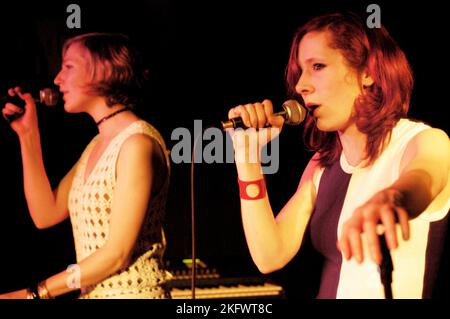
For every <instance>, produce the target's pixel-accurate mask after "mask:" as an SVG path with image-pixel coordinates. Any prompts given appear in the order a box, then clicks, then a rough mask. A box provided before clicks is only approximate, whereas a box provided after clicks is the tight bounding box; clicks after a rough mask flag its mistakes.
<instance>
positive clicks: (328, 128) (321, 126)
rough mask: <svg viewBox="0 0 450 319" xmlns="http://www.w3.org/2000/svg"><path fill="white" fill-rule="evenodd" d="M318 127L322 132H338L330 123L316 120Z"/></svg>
mask: <svg viewBox="0 0 450 319" xmlns="http://www.w3.org/2000/svg"><path fill="white" fill-rule="evenodd" d="M316 126H317V128H318V129H319V130H321V131H322V132H334V131H336V128H335V127H334V126H332V125H330V123H327V122H325V121H323V120H320V119H317V120H316Z"/></svg>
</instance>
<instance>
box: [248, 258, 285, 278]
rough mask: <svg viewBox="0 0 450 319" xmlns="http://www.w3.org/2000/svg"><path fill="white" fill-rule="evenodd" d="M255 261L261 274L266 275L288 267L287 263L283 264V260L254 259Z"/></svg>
mask: <svg viewBox="0 0 450 319" xmlns="http://www.w3.org/2000/svg"><path fill="white" fill-rule="evenodd" d="M253 261H254V263H255V265H256V267H257V268H258V270H259V272H261V273H262V274H265V275H266V274H270V273H272V272H274V271H277V270H280V269H281V268H283V267H284V266H285V265H286V263H283V262H282V259H281V258H264V259H260V260H257V259H256V258H254V259H253Z"/></svg>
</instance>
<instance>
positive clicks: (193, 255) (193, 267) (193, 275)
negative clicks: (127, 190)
mask: <svg viewBox="0 0 450 319" xmlns="http://www.w3.org/2000/svg"><path fill="white" fill-rule="evenodd" d="M202 136H203V130H202V132H201V133H200V134H199V135H197V137H196V138H195V140H194V145H193V147H192V154H191V261H192V264H191V271H192V273H191V293H192V299H195V281H196V270H197V262H196V250H195V193H194V165H195V149H196V146H197V142H198V138H199V137H202Z"/></svg>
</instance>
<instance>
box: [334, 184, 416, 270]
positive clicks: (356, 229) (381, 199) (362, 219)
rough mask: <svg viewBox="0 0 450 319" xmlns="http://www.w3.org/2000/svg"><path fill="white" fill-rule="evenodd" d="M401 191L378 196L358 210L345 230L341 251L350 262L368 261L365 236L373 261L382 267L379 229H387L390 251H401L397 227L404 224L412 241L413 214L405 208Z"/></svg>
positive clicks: (378, 194) (388, 191)
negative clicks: (411, 224)
mask: <svg viewBox="0 0 450 319" xmlns="http://www.w3.org/2000/svg"><path fill="white" fill-rule="evenodd" d="M402 202H403V196H402V194H401V192H400V191H398V190H396V189H392V188H387V189H384V190H382V191H380V192H378V193H376V194H375V195H374V196H373V197H372V198H371V199H369V200H368V201H367V202H366V203H365V204H364V205H362V206H360V207H359V208H357V209H356V210H355V212H354V213H353V216H352V217H350V219H349V220H347V221H346V222H345V223H344V224H343V226H342V232H341V235H340V238H339V240H338V243H337V245H338V249H339V250H341V251H342V253H343V255H344V257H345V258H346V259H347V260H349V259H350V258H352V257H354V258H355V259H356V261H357V262H358V263H361V262H362V261H363V260H364V254H363V246H362V240H361V235H362V233H364V234H365V236H366V239H367V244H368V249H369V255H370V258H371V259H372V260H373V261H374V262H375V263H376V264H378V265H379V264H381V261H382V253H381V247H380V240H379V238H378V235H379V232H378V230H379V226H380V224H381V226H382V228H384V236H385V238H386V243H387V246H388V248H389V249H390V250H392V249H395V248H397V246H398V240H397V231H396V223H397V222H398V223H400V226H401V230H402V237H403V240H408V239H409V223H408V220H409V214H408V212H407V211H406V209H405V208H404V207H405V206H404V204H403V203H402Z"/></svg>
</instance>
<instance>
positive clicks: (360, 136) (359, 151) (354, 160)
mask: <svg viewBox="0 0 450 319" xmlns="http://www.w3.org/2000/svg"><path fill="white" fill-rule="evenodd" d="M338 134H339V139H340V141H341V144H342V151H343V152H344V154H345V157H346V158H347V161H348V163H349V164H350V165H352V166H357V165H358V164H359V163H361V162H362V161H363V159H364V158H365V157H366V144H367V136H366V135H365V134H364V133H361V132H360V131H359V130H358V129H357V127H356V125H355V124H353V125H352V126H350V127H348V128H347V129H346V130H345V131H338Z"/></svg>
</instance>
